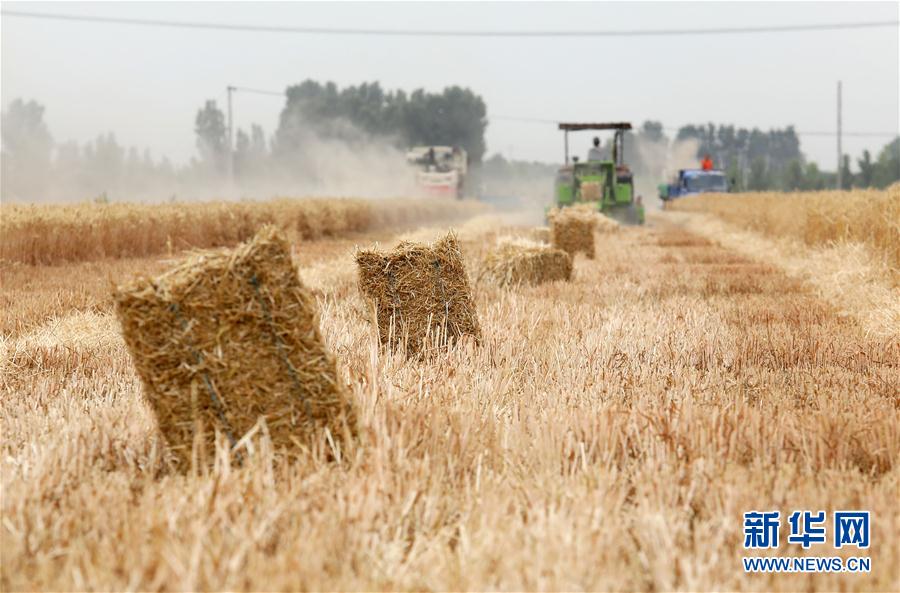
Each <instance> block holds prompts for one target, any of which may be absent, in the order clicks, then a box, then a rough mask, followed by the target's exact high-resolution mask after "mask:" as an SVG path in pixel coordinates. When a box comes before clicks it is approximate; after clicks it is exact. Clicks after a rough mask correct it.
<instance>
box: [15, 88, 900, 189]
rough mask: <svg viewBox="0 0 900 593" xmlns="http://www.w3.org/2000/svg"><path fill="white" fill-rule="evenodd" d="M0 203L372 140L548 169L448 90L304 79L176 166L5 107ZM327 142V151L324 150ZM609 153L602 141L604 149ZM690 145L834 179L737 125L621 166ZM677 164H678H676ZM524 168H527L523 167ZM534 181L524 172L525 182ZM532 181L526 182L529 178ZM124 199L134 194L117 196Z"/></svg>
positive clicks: (244, 177)
mask: <svg viewBox="0 0 900 593" xmlns="http://www.w3.org/2000/svg"><path fill="white" fill-rule="evenodd" d="M2 118H3V119H2V197H3V198H11V197H15V198H20V199H34V197H35V196H43V195H45V194H46V193H47V190H48V186H51V185H52V186H54V187H55V188H56V189H57V190H58V191H61V192H66V191H68V192H70V193H69V195H70V196H71V192H76V193H78V194H79V195H78V196H76V197H78V198H83V197H86V196H85V194H87V195H91V196H99V197H101V198H102V197H103V196H104V194H105V193H107V192H109V193H112V194H119V193H121V194H126V192H136V193H137V194H138V195H142V192H146V193H153V192H156V196H155V197H156V198H157V199H158V198H160V197H166V196H160V195H159V192H160V191H161V190H160V188H174V189H172V190H171V191H172V192H173V193H177V191H178V189H177V188H183V187H185V186H188V185H191V184H210V183H212V182H214V181H216V180H218V181H223V180H225V179H226V178H228V177H229V174H230V175H233V178H234V180H236V181H237V182H238V183H239V184H241V183H244V184H247V187H250V184H251V182H253V181H262V180H265V181H269V182H272V184H275V185H277V184H278V183H280V182H282V181H284V182H286V181H287V180H290V179H297V178H304V179H305V178H311V177H315V176H317V175H322V172H321V171H320V168H321V167H319V166H318V165H317V163H320V162H321V160H319V161H317V160H316V159H315V158H314V157H316V155H317V154H318V153H319V152H321V151H322V150H323V146H325V147H328V146H331V147H333V146H334V145H335V143H339V144H340V145H341V146H344V147H346V148H347V150H348V152H349V153H350V154H352V153H353V151H354V149H355V147H358V146H361V145H363V144H365V143H368V145H369V146H371V145H372V143H377V146H385V147H391V148H393V149H396V151H397V152H398V153H399V152H401V151H403V150H405V149H406V148H408V147H409V146H412V145H417V144H426V145H427V144H444V145H456V146H461V147H463V148H465V149H466V151H467V152H468V155H469V158H470V161H471V165H472V168H473V170H474V171H478V170H479V169H480V170H481V172H482V174H483V175H484V176H485V177H494V178H498V177H500V176H502V175H503V174H505V173H512V172H514V171H519V174H521V171H523V170H529V171H532V172H533V173H535V175H537V174H538V173H540V174H542V175H543V174H545V173H546V172H547V171H548V170H552V168H553V167H552V166H548V165H546V164H533V165H532V166H531V168H530V169H529V167H528V166H526V164H524V163H519V164H518V165H515V166H512V165H510V163H509V162H507V161H506V159H504V158H503V156H502V155H500V154H495V155H494V156H493V157H492V158H490V159H487V160H485V152H486V143H485V131H486V129H487V125H488V116H487V107H486V104H485V102H484V100H483V99H482V97H480V96H479V95H477V94H476V93H474V92H473V91H472V90H470V89H466V88H462V87H459V86H451V87H447V88H445V89H443V90H442V91H441V92H428V91H425V90H424V89H418V90H414V91H412V92H410V93H407V92H405V91H403V90H391V91H388V90H385V89H383V88H382V87H381V85H380V84H379V83H377V82H372V83H363V84H360V85H351V86H347V87H344V88H339V87H338V86H337V85H336V84H334V83H333V82H327V83H324V84H323V83H319V82H316V81H313V80H306V81H303V82H301V83H299V84H296V85H293V86H290V87H288V88H287V90H286V92H285V103H284V106H283V108H282V110H281V113H280V116H279V119H278V125H277V127H276V129H275V130H274V132H273V133H272V134H271V135H267V134H266V133H265V131H264V130H263V129H262V127H261V126H259V125H255V124H254V125H252V126H251V127H250V128H249V129H247V130H245V129H237V130H235V135H234V148H233V153H232V151H231V149H230V143H229V138H228V126H227V121H226V118H225V115H224V113H223V111H222V109H221V107H220V106H219V105H218V103H217V102H216V101H214V100H208V101H206V102H205V103H204V104H203V105H201V106H200V108H199V109H198V110H197V112H196V116H195V117H194V121H193V125H194V133H195V137H196V148H197V152H196V157H195V158H193V159H191V160H190V162H188V163H186V164H183V165H174V164H173V163H171V162H170V161H169V160H168V159H166V158H165V157H162V158H159V159H156V158H153V157H152V156H151V155H150V153H149V151H147V150H138V149H137V148H134V147H125V146H122V145H121V144H120V143H119V142H118V141H117V139H116V137H115V135H114V134H112V133H106V134H101V135H99V136H98V137H97V138H96V139H94V140H92V141H90V142H87V143H84V144H78V143H75V142H64V143H58V144H57V143H55V142H54V140H53V137H52V135H51V133H50V131H49V129H48V128H47V125H46V123H45V122H44V107H43V106H42V105H40V104H39V103H37V102H36V101H23V100H21V99H16V100H14V101H12V102H11V103H10V104H9V106H8V108H7V109H6V110H5V111H4V112H3V115H2ZM328 143H331V144H328ZM606 147H607V149H608V148H609V144H608V143H607V144H606ZM685 147H688V148H689V151H690V154H687V155H686V156H687V157H688V158H687V161H693V160H696V159H698V158H699V157H700V156H702V155H704V154H710V155H711V156H712V157H713V159H714V161H715V162H716V164H717V166H720V167H721V168H723V169H725V170H726V172H727V174H728V176H729V177H730V178H731V179H733V180H734V184H735V187H736V189H737V190H769V189H778V190H787V191H792V190H816V189H826V188H832V187H834V186H835V183H836V177H837V175H836V173H835V172H833V171H823V170H821V169H820V168H819V167H818V165H817V164H816V163H814V162H811V161H809V160H808V159H806V157H805V156H804V154H803V152H802V151H801V147H800V139H799V137H798V136H797V133H796V131H795V130H794V128H793V127H790V126H789V127H787V128H784V129H773V130H768V131H763V130H759V129H756V128H753V129H746V128H740V127H736V126H733V125H715V124H712V123H709V124H703V125H688V126H683V127H681V128H679V129H678V130H677V132H676V133H675V134H674V135H673V136H672V137H669V136H668V135H667V134H666V128H664V126H663V125H662V123H661V122H658V121H645V122H644V123H643V124H642V125H640V126H639V127H637V128H636V129H635V130H633V131H632V132H629V133H628V137H627V138H626V142H625V160H626V162H628V163H629V164H630V165H631V166H632V168H633V169H634V170H635V173H636V174H637V175H638V176H639V177H641V176H642V177H644V178H653V180H654V182H662V181H664V179H660V178H659V177H660V176H661V175H662V174H663V173H662V172H663V171H665V172H667V173H669V174H671V173H672V171H671V168H672V167H674V166H688V165H686V164H681V165H678V162H679V161H678V159H674V160H673V156H672V155H673V154H677V153H679V152H683V150H684V148H685ZM681 156H682V157H683V156H685V155H681ZM523 167H524V168H523ZM529 175H530V173H529ZM532 177H534V176H532ZM898 180H900V137H898V138H895V139H894V140H893V141H891V142H890V143H888V144H887V145H885V146H884V147H883V148H882V149H881V150H880V151H879V152H878V154H877V155H872V154H870V153H869V151H864V152H863V154H862V156H861V157H859V158H857V159H851V158H850V156H849V155H845V156H844V162H843V171H842V181H843V186H844V188H845V189H849V188H852V187H886V186H887V185H890V184H891V183H894V182H896V181H898ZM122 197H123V198H128V197H130V196H129V195H122Z"/></svg>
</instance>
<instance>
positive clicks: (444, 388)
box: [0, 213, 900, 591]
mask: <svg viewBox="0 0 900 593" xmlns="http://www.w3.org/2000/svg"><path fill="white" fill-rule="evenodd" d="M695 219H696V220H699V219H697V218H696V217H695V216H694V215H687V214H683V213H678V214H675V213H671V214H665V215H663V216H661V217H659V218H656V219H653V220H652V224H650V225H648V226H646V227H642V228H623V229H621V231H620V232H618V233H613V234H597V235H596V236H595V240H596V242H597V248H598V250H600V251H601V252H602V253H603V254H604V257H602V258H597V259H594V260H588V259H585V258H577V259H576V260H575V261H574V264H573V265H574V275H573V278H572V280H571V281H569V282H554V283H545V284H541V285H537V286H519V287H516V288H515V289H511V288H501V287H498V286H494V285H493V284H491V283H478V285H476V286H475V289H476V290H475V292H474V293H473V305H474V308H475V310H476V312H477V315H478V321H479V325H480V327H481V343H480V345H478V346H477V347H472V346H471V345H470V344H466V343H462V344H459V345H458V346H454V347H450V348H446V349H444V350H441V351H440V352H436V353H435V355H434V356H431V357H428V358H417V357H411V358H407V357H405V356H402V355H400V354H399V353H395V352H393V351H391V350H390V349H385V348H383V347H381V344H380V340H379V334H378V332H377V331H376V330H374V329H373V327H372V325H371V322H370V318H369V311H370V308H369V305H368V304H367V302H366V300H365V299H364V298H363V296H362V295H361V294H360V292H359V290H358V289H357V287H356V283H357V268H356V263H355V261H354V258H353V252H352V251H351V249H350V246H348V245H347V244H346V242H345V241H343V240H334V239H318V240H313V241H306V242H302V243H299V244H295V245H294V248H293V254H292V256H293V258H294V262H295V263H296V264H297V265H298V266H299V267H300V276H301V278H302V280H303V283H304V284H305V285H306V286H308V287H309V288H310V290H311V291H312V294H313V295H315V299H316V305H317V308H318V310H319V312H320V321H319V322H320V327H321V332H322V337H323V340H324V343H325V347H326V348H327V349H328V351H330V352H333V353H335V355H336V357H337V358H338V359H339V361H340V364H339V366H338V369H339V380H340V382H341V383H342V384H346V385H348V393H349V396H350V398H351V399H352V401H353V402H354V403H355V405H356V409H357V410H358V424H359V446H358V447H354V448H353V449H352V451H351V452H350V453H349V454H347V455H344V456H342V457H341V459H338V460H336V459H334V455H333V454H332V453H331V448H330V446H329V444H328V441H327V437H326V436H324V435H322V434H317V435H316V436H315V437H314V441H313V443H312V444H311V445H310V447H309V453H308V454H307V455H303V456H299V458H298V459H296V460H295V461H294V462H292V463H285V462H283V461H282V460H279V459H278V458H277V456H275V455H274V454H273V453H272V451H271V449H270V448H269V447H267V446H265V439H263V440H262V442H261V443H262V446H261V447H259V448H257V449H256V450H255V451H254V452H253V453H252V454H248V455H247V457H246V459H245V461H244V463H243V465H242V466H241V467H234V466H230V465H228V464H225V463H216V464H214V466H213V467H212V468H210V469H208V470H206V469H204V470H202V471H201V470H199V469H198V471H196V472H190V473H188V474H187V475H180V474H176V473H172V472H170V471H168V470H167V469H166V464H165V462H164V451H163V450H162V447H161V445H160V430H159V427H158V426H157V423H156V420H155V416H154V413H153V408H152V406H151V405H150V404H149V402H148V401H147V400H146V399H145V398H144V396H143V395H142V388H141V382H140V379H139V376H138V374H137V373H136V372H135V369H134V367H133V365H132V362H131V358H130V356H129V354H128V350H127V347H126V346H125V343H124V342H123V341H122V339H121V338H120V328H119V327H118V323H117V321H116V319H115V317H114V316H113V315H111V314H110V312H111V307H112V303H111V302H110V301H108V300H104V299H102V298H101V297H100V295H101V294H102V290H101V288H98V287H97V286H99V287H104V286H105V287H107V289H108V288H109V284H110V283H109V278H110V277H112V278H114V279H115V280H116V281H117V282H120V281H122V280H124V279H125V278H123V277H122V274H126V273H127V272H128V268H130V269H132V270H134V271H135V273H136V272H137V271H140V272H141V273H147V274H154V275H155V274H158V273H159V272H160V271H162V269H165V268H166V267H167V266H168V265H169V264H168V263H166V262H162V261H161V260H159V259H158V258H152V257H151V258H142V259H135V260H129V261H128V262H127V265H126V264H124V263H122V262H118V261H104V262H95V263H92V264H89V265H88V264H69V265H62V266H58V267H41V266H24V268H25V269H27V270H28V273H25V272H23V271H20V269H19V267H18V266H11V265H9V264H5V265H4V267H3V268H2V272H3V278H4V282H3V291H4V299H6V298H7V297H6V292H7V291H15V295H16V297H15V298H16V299H17V302H18V301H27V300H28V298H29V294H33V295H35V299H36V302H39V304H38V305H35V306H34V307H33V308H29V307H27V306H25V305H18V304H14V303H12V301H11V300H5V301H4V302H5V303H10V306H14V308H15V322H14V323H13V322H9V323H7V325H6V327H7V328H8V329H7V330H5V331H4V333H3V341H2V351H3V356H4V361H5V362H4V366H3V368H2V374H0V420H2V427H3V441H2V456H0V470H2V471H0V477H2V491H3V496H2V501H0V504H2V517H3V521H2V524H0V535H2V552H3V562H2V565H0V584H2V588H3V589H5V590H92V589H104V590H120V589H121V590H124V589H136V590H162V589H179V590H200V589H203V590H282V589H291V590H295V589H311V590H376V589H377V590H398V589H403V590H408V589H416V590H424V589H428V590H471V589H479V590H481V589H491V590H501V589H502V590H538V589H540V590H622V591H625V590H628V591H630V590H642V591H668V590H676V589H678V590H692V591H702V590H752V591H772V590H790V591H794V590H799V589H802V590H811V591H816V590H819V591H832V590H876V591H896V590H898V589H900V576H898V572H897V569H896V558H897V557H898V556H900V537H898V534H897V529H896V526H897V525H898V522H900V510H898V505H897V493H898V489H900V465H898V460H900V398H898V393H900V331H898V330H897V328H896V327H895V328H894V329H893V330H891V328H890V327H889V326H888V327H887V328H886V329H885V330H884V331H882V332H880V333H876V332H872V331H869V330H868V329H867V327H868V326H867V325H866V324H865V323H864V322H863V321H861V320H862V319H864V312H862V311H858V310H857V308H858V307H866V306H867V305H866V304H867V303H869V302H872V301H869V300H866V299H865V298H863V297H862V296H860V294H861V293H860V292H859V291H863V292H864V291H866V290H869V287H872V286H875V287H876V288H873V289H872V290H875V292H876V293H877V290H878V289H877V286H876V285H875V284H869V283H868V282H869V280H871V278H870V277H869V276H864V277H857V276H854V275H852V274H851V275H847V274H844V275H841V274H839V273H837V272H834V273H833V274H832V275H830V276H828V277H829V278H835V279H838V280H837V281H836V283H837V284H838V285H840V283H841V282H846V280H844V281H841V280H840V279H841V278H850V279H851V280H852V282H853V284H854V286H853V287H849V286H845V285H841V288H842V290H844V291H851V290H853V291H857V292H853V293H852V294H854V295H856V296H855V297H854V298H852V299H844V300H843V303H842V305H841V307H845V308H846V310H844V309H842V308H840V307H838V305H836V304H835V303H836V302H837V300H836V299H833V298H832V297H831V296H829V294H830V293H825V292H822V291H821V290H820V289H819V284H817V282H818V280H816V278H815V277H813V276H805V275H803V274H800V273H799V272H796V270H799V269H800V268H801V266H800V264H799V263H796V267H795V263H791V264H790V266H786V267H782V266H781V265H779V262H778V261H777V260H776V258H774V256H772V257H770V255H771V254H774V253H776V252H775V251H766V250H762V249H758V247H759V246H760V245H762V244H761V243H754V244H752V247H754V248H756V249H755V251H757V253H756V254H754V253H753V251H754V249H746V250H743V251H742V250H740V249H738V246H737V245H732V244H731V243H729V242H728V241H726V240H725V239H724V238H723V237H724V236H725V235H720V234H717V233H718V227H714V226H704V225H699V224H695ZM499 226H500V225H499V223H498V222H497V221H496V220H485V219H474V220H472V221H470V222H468V223H465V224H462V225H460V226H459V228H458V229H457V231H458V236H459V238H460V241H459V249H460V251H461V254H462V260H463V262H464V263H465V265H466V267H467V268H469V269H472V270H474V269H475V265H476V264H477V263H478V262H479V261H480V258H481V257H482V256H483V254H484V252H485V250H486V249H487V248H488V247H490V245H492V244H493V241H494V240H495V239H496V237H495V233H496V229H497V228H498V227H499ZM526 232H527V230H524V229H523V234H524V233H526ZM445 233H446V229H445V228H439V229H427V230H423V231H421V232H417V233H416V240H433V239H434V238H436V237H438V236H440V235H442V234H445ZM742 238H743V237H742ZM367 239H369V240H367V242H366V244H371V238H367ZM380 240H381V241H382V243H387V242H388V238H385V237H381V238H380ZM389 243H390V244H393V243H394V241H393V240H391V241H390V242H389ZM735 243H739V242H738V241H736V242H735ZM866 245H867V246H869V245H870V244H868V243H866ZM867 248H870V247H867ZM807 255H808V257H810V258H814V256H815V254H807ZM807 255H804V257H806V256H807ZM794 257H799V255H797V254H795V255H794ZM790 261H791V262H793V260H790ZM814 261H818V260H815V259H809V260H807V266H806V267H807V268H810V267H812V264H811V263H810V262H814ZM842 261H843V262H844V264H845V265H847V263H848V262H849V263H850V265H853V262H854V261H855V260H852V259H847V258H843V260H842ZM845 272H846V270H845ZM56 276H59V277H60V278H61V279H60V280H54V279H53V277H56ZM863 280H865V281H863ZM873 282H874V280H873ZM832 284H835V282H832ZM94 285H97V286H94ZM54 291H57V292H58V294H59V295H60V296H59V298H58V299H56V300H54V298H53V295H54ZM873 294H874V293H873ZM878 294H880V293H878ZM70 295H78V298H74V297H72V298H70ZM872 298H876V297H872ZM879 298H880V297H879ZM5 323H6V322H5ZM881 325H882V327H883V328H884V326H886V325H887V324H884V323H882V324H881ZM221 446H223V444H222V443H220V447H221ZM755 509H772V510H780V511H781V512H782V514H783V515H784V514H785V513H789V512H791V511H792V510H795V509H827V510H828V512H829V513H831V512H832V511H833V510H835V509H866V510H870V511H871V512H872V516H873V520H872V524H871V525H872V534H871V538H872V545H871V548H870V549H869V550H868V551H867V552H866V555H868V556H870V557H871V559H872V566H871V571H870V572H868V573H829V574H807V575H791V574H769V575H761V574H746V573H744V572H743V570H742V568H741V564H740V558H741V556H743V555H745V551H744V550H743V548H742V542H743V530H742V514H743V513H744V512H747V511H749V510H755ZM782 527H783V528H785V526H784V525H783V526H782ZM785 540H786V537H784V536H783V537H782V539H781V546H780V548H779V549H778V550H771V551H768V552H763V554H764V555H767V556H775V555H778V556H786V555H790V556H794V555H797V556H822V555H832V554H834V555H840V556H843V557H847V556H851V555H860V554H859V551H857V550H855V549H853V548H851V549H849V550H848V549H846V548H845V549H840V550H834V549H832V548H831V545H830V544H829V545H828V546H827V550H826V549H825V548H824V547H821V546H820V547H819V548H816V547H815V546H814V547H813V548H811V549H810V550H803V549H802V548H801V547H800V546H797V545H790V544H787V542H786V541H785Z"/></svg>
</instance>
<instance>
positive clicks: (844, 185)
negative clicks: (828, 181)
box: [841, 154, 853, 189]
mask: <svg viewBox="0 0 900 593" xmlns="http://www.w3.org/2000/svg"><path fill="white" fill-rule="evenodd" d="M852 187H853V171H851V170H850V157H849V156H848V155H846V154H845V155H844V158H843V159H842V160H841V189H851V188H852Z"/></svg>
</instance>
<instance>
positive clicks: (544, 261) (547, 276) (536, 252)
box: [479, 239, 572, 286]
mask: <svg viewBox="0 0 900 593" xmlns="http://www.w3.org/2000/svg"><path fill="white" fill-rule="evenodd" d="M479 277H480V278H481V279H484V280H487V281H489V282H493V283H495V284H498V285H500V286H510V285H516V284H542V283H544V282H553V281H555V280H569V279H571V278H572V257H571V256H570V255H569V254H568V253H566V252H565V251H563V250H562V249H556V248H555V247H550V246H549V245H545V244H542V243H536V242H534V241H529V240H527V239H504V240H501V241H499V242H498V244H497V245H496V246H495V247H494V248H493V249H492V250H490V251H489V252H488V253H487V254H486V255H485V258H484V260H483V262H482V267H481V272H480V274H479Z"/></svg>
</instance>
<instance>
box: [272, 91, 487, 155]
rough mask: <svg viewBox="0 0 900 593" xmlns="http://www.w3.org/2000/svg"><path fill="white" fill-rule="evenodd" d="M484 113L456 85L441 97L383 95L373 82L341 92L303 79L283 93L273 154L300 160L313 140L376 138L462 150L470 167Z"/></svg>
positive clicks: (479, 146) (480, 150) (477, 100)
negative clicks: (284, 100)
mask: <svg viewBox="0 0 900 593" xmlns="http://www.w3.org/2000/svg"><path fill="white" fill-rule="evenodd" d="M486 116H487V108H486V106H485V104H484V101H483V100H482V98H481V97H479V96H478V95H476V94H475V93H473V92H472V91H471V90H469V89H465V88H462V87H458V86H452V87H447V88H445V89H444V90H443V91H442V92H441V93H429V92H426V91H425V90H424V89H418V90H415V91H413V92H412V93H411V94H409V95H407V94H406V93H404V92H403V91H395V92H385V91H384V90H383V89H382V88H381V86H380V85H379V84H378V83H377V82H373V83H363V84H361V85H359V86H350V87H347V88H344V89H339V88H338V87H337V85H335V84H334V83H333V82H327V83H325V84H320V83H318V82H315V81H312V80H306V81H303V82H302V83H300V84H298V85H294V86H291V87H289V88H288V90H287V102H286V104H285V107H284V109H283V110H282V112H281V116H280V118H279V124H278V129H277V130H276V131H275V151H276V153H277V154H279V155H281V156H288V155H289V156H290V157H291V158H302V154H303V152H304V150H307V149H310V147H312V146H313V145H314V144H315V140H316V139H340V140H344V141H346V142H349V143H353V142H356V141H360V140H362V139H365V138H367V137H378V138H381V139H384V140H385V141H388V142H391V143H393V144H395V145H397V146H398V147H404V148H405V147H407V146H409V145H415V144H436V145H452V146H461V147H462V148H464V149H465V150H466V151H467V152H468V154H469V157H470V159H471V160H472V161H473V162H479V161H480V160H481V158H482V156H483V155H484V151H485V142H484V131H485V129H486V127H487V119H486Z"/></svg>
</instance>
